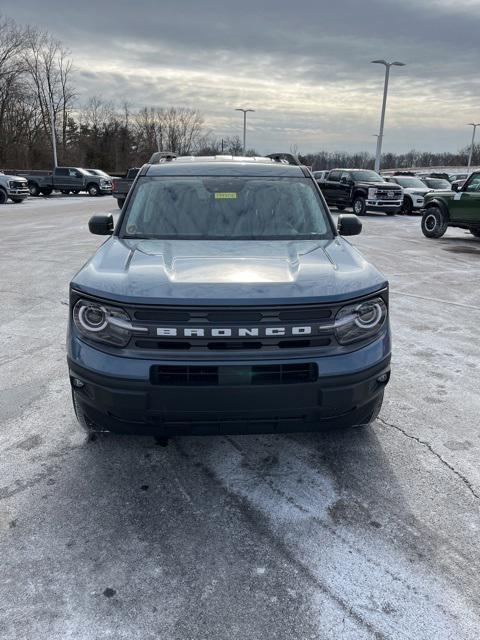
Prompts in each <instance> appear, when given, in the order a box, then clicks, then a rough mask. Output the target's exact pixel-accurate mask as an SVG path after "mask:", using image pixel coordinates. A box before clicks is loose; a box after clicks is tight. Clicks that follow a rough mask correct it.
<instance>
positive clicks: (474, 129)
mask: <svg viewBox="0 0 480 640" xmlns="http://www.w3.org/2000/svg"><path fill="white" fill-rule="evenodd" d="M468 125H469V126H470V127H473V132H472V144H471V145H470V155H469V156H468V169H467V173H470V167H471V165H472V157H473V147H474V145H475V132H476V131H477V127H480V122H477V123H475V122H469V123H468Z"/></svg>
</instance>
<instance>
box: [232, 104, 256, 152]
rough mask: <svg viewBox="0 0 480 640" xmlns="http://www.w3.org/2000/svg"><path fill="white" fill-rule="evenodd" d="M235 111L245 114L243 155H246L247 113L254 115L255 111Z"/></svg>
mask: <svg viewBox="0 0 480 640" xmlns="http://www.w3.org/2000/svg"><path fill="white" fill-rule="evenodd" d="M235 111H241V112H242V113H243V155H245V153H246V150H247V113H249V112H252V113H254V111H255V109H235Z"/></svg>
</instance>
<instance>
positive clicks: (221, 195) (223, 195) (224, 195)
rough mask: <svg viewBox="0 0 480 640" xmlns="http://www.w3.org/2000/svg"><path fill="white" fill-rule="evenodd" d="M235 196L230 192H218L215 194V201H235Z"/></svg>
mask: <svg viewBox="0 0 480 640" xmlns="http://www.w3.org/2000/svg"><path fill="white" fill-rule="evenodd" d="M236 199H237V194H236V193H231V192H228V191H227V192H224V191H218V192H217V193H216V194H215V200H236Z"/></svg>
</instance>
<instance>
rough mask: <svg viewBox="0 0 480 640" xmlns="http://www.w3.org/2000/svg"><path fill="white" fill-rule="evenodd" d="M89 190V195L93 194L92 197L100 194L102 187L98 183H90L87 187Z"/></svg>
mask: <svg viewBox="0 0 480 640" xmlns="http://www.w3.org/2000/svg"><path fill="white" fill-rule="evenodd" d="M87 192H88V195H89V196H92V198H95V197H96V196H98V195H99V193H100V189H99V188H98V186H97V185H96V184H89V185H88V187H87Z"/></svg>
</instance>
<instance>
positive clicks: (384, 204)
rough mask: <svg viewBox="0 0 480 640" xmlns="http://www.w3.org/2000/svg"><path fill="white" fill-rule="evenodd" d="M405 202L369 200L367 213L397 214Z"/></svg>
mask: <svg viewBox="0 0 480 640" xmlns="http://www.w3.org/2000/svg"><path fill="white" fill-rule="evenodd" d="M402 204H403V200H394V201H391V200H367V201H366V206H367V211H380V212H381V213H391V212H393V213H397V211H400V210H401V208H402Z"/></svg>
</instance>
